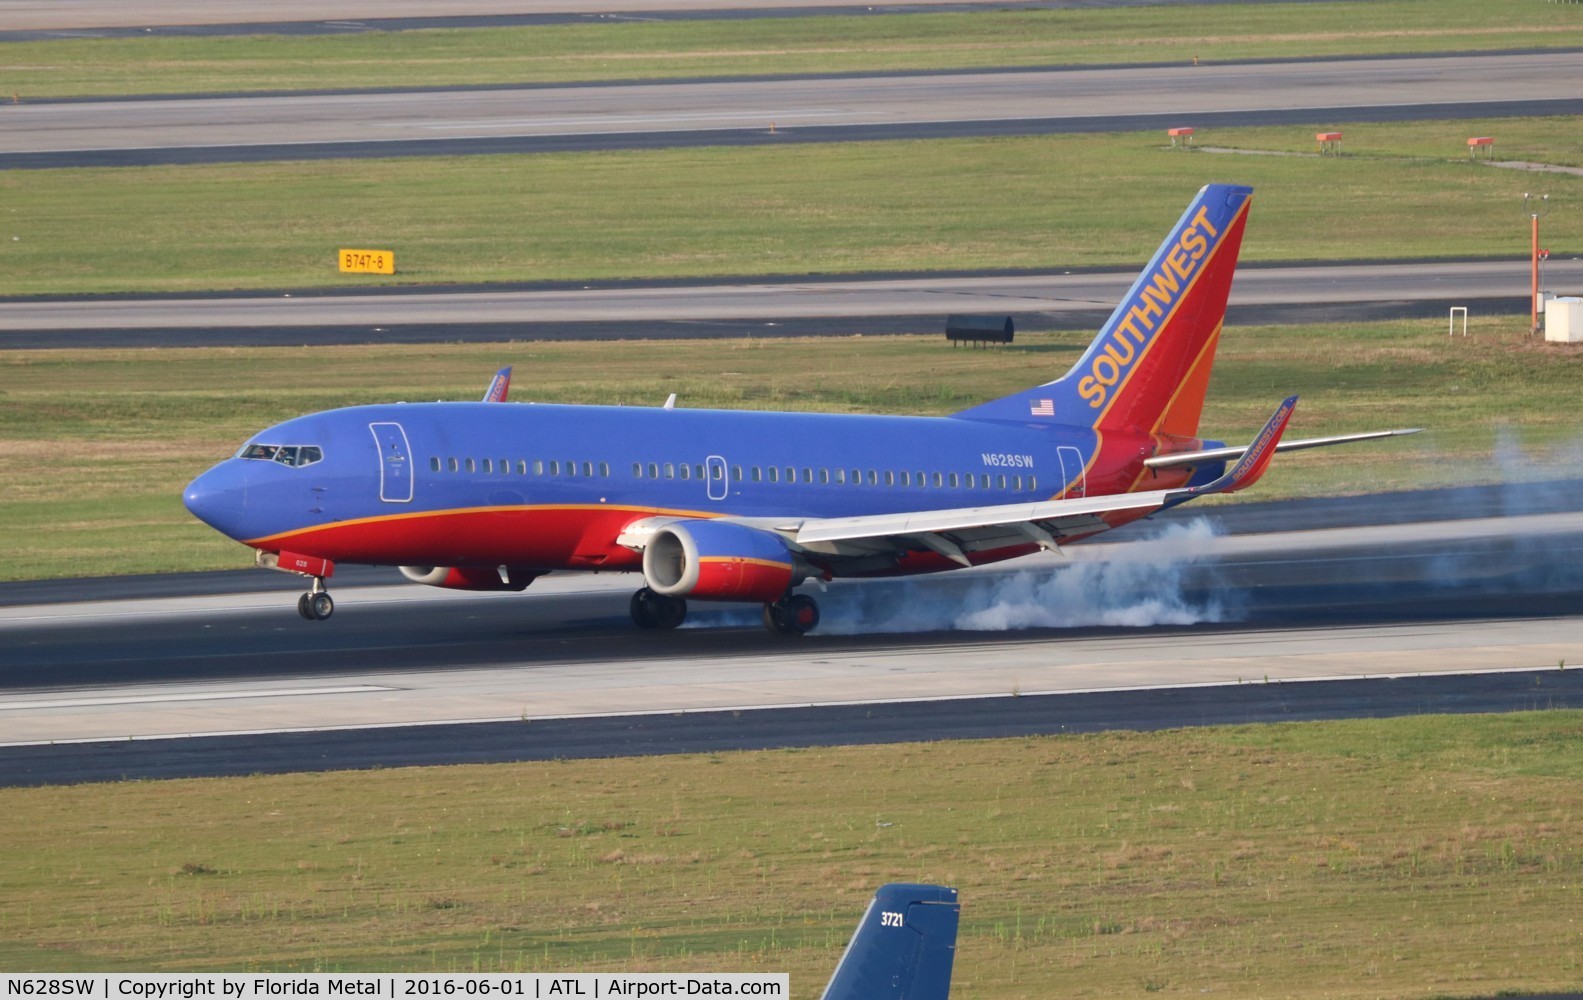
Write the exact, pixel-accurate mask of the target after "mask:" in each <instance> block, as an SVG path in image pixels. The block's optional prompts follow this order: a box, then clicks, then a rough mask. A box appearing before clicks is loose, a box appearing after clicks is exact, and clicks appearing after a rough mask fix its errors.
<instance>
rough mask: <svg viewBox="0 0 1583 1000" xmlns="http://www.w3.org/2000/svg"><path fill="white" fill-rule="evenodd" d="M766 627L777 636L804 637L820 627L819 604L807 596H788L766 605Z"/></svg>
mask: <svg viewBox="0 0 1583 1000" xmlns="http://www.w3.org/2000/svg"><path fill="white" fill-rule="evenodd" d="M764 627H765V628H767V629H769V630H770V631H771V632H774V633H775V634H777V635H802V634H803V633H804V632H811V631H813V630H814V629H816V628H818V627H819V602H817V601H815V600H814V599H813V598H811V597H809V596H808V595H807V594H787V595H786V596H785V597H782V598H781V599H780V600H778V601H776V602H774V603H773V604H766V605H764Z"/></svg>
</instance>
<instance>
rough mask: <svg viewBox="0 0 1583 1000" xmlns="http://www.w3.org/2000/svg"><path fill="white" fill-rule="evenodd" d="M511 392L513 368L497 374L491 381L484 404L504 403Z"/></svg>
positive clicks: (503, 369) (505, 368) (507, 368)
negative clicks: (507, 394)
mask: <svg viewBox="0 0 1583 1000" xmlns="http://www.w3.org/2000/svg"><path fill="white" fill-rule="evenodd" d="M510 391H511V366H510V365H507V366H506V367H504V368H502V369H500V370H499V371H498V372H495V377H494V378H492V379H490V380H489V388H488V390H486V391H485V392H484V402H486V403H504V402H505V401H506V393H508V392H510Z"/></svg>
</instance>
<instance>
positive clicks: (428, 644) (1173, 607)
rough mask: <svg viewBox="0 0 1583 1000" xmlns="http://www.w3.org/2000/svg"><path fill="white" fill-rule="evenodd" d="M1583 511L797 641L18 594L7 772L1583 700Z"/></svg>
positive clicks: (703, 630)
mask: <svg viewBox="0 0 1583 1000" xmlns="http://www.w3.org/2000/svg"><path fill="white" fill-rule="evenodd" d="M1576 497H1577V494H1576V491H1575V490H1571V489H1570V488H1568V487H1566V486H1564V485H1563V486H1533V487H1525V488H1524V492H1522V493H1520V494H1513V495H1511V496H1507V497H1506V498H1505V499H1502V500H1501V501H1500V505H1501V506H1503V507H1505V508H1506V509H1520V510H1528V509H1552V512H1550V513H1533V514H1521V515H1517V516H1515V517H1476V518H1465V519H1461V520H1454V521H1417V522H1414V523H1411V524H1406V525H1402V524H1396V525H1389V524H1387V525H1361V526H1356V527H1350V528H1324V529H1314V530H1304V531H1296V532H1292V531H1287V532H1276V533H1267V532H1263V531H1249V532H1244V533H1238V534H1229V535H1216V534H1215V533H1214V532H1213V531H1211V529H1210V526H1209V523H1208V522H1206V521H1201V520H1198V519H1193V518H1188V517H1185V516H1184V517H1182V518H1179V519H1175V521H1174V523H1168V524H1167V525H1166V526H1165V527H1166V533H1165V534H1164V535H1163V536H1162V537H1161V538H1159V539H1157V540H1153V541H1149V542H1138V543H1132V544H1128V543H1118V544H1113V545H1091V546H1087V547H1083V546H1078V547H1074V548H1073V549H1072V550H1071V559H1070V562H1067V563H1052V562H1040V561H1037V560H1034V561H1024V562H1023V563H1022V564H1020V565H1018V564H1014V565H1012V566H1008V567H1003V568H999V569H996V570H994V571H989V572H983V571H981V572H975V573H971V574H969V573H962V574H947V575H944V576H941V577H937V578H930V579H919V580H912V581H899V582H876V583H866V584H853V585H849V586H832V587H831V588H830V591H829V592H828V593H827V594H825V595H824V596H823V597H822V598H821V601H822V603H823V604H824V607H825V611H826V622H827V627H826V628H825V629H823V630H822V631H821V633H820V634H816V635H811V636H807V637H804V638H803V639H802V640H800V641H795V642H790V643H788V642H787V641H786V640H784V639H777V638H775V637H771V636H769V635H767V634H765V633H763V632H762V631H761V630H759V629H758V628H757V627H756V625H753V624H749V622H751V621H752V619H753V618H754V617H755V616H754V615H753V614H752V613H751V612H748V611H743V610H739V609H709V608H699V609H697V611H696V613H695V616H694V620H695V621H696V622H697V624H699V625H701V626H703V627H700V628H689V629H684V630H682V631H680V632H676V633H670V634H664V635H654V634H652V633H647V634H645V633H639V632H637V631H636V630H634V629H632V628H631V627H630V625H628V624H627V623H626V621H625V606H626V598H627V596H628V594H629V593H630V590H631V589H632V588H633V587H634V586H636V583H635V582H634V581H633V580H632V579H631V578H624V577H608V576H600V577H575V576H569V577H564V578H557V577H550V578H547V579H546V580H544V581H541V582H540V583H536V584H535V585H534V587H533V588H532V589H530V591H528V592H527V593H526V594H521V595H516V594H511V595H469V594H452V593H446V592H439V591H433V590H429V589H426V588H420V587H412V586H383V585H365V586H347V587H338V588H336V591H335V592H336V596H337V598H338V601H339V605H340V606H339V610H338V611H337V612H336V616H335V617H334V618H333V619H331V620H330V621H329V622H323V623H307V622H303V621H302V620H301V619H299V618H297V617H296V614H295V611H294V608H293V601H292V599H291V595H290V594H289V593H282V592H279V591H275V592H272V593H243V594H232V595H213V596H208V597H186V598H182V597H167V598H160V599H152V600H110V601H99V602H88V603H78V604H50V605H44V604H27V605H15V606H12V607H9V608H6V609H4V610H3V611H0V734H3V737H0V742H3V743H5V744H6V745H5V746H3V747H0V782H4V783H11V784H31V783H41V782H58V781H81V780H100V779H107V778H115V777H119V776H122V775H127V776H170V775H177V774H226V773H251V772H253V771H259V770H302V769H318V768H340V767H360V766H375V765H379V766H386V765H394V764H419V763H437V762H448V761H459V760H516V759H544V758H552V757H571V756H583V755H595V756H598V755H612V754H621V753H628V752H633V753H636V752H664V751H676V750H683V749H687V750H703V749H722V748H727V747H739V746H781V745H788V746H791V745H797V746H801V745H819V744H827V743H849V742H869V741H880V740H900V739H920V738H946V737H955V736H964V735H974V736H990V735H1011V734H1016V733H1032V732H1063V731H1065V732H1070V731H1077V730H1079V729H1087V728H1106V727H1110V728H1157V727H1161V726H1174V725H1190V724H1200V723H1204V722H1218V721H1255V720H1267V719H1279V718H1310V717H1314V718H1317V717H1346V716H1356V715H1375V714H1399V713H1403V712H1407V713H1411V712H1421V711H1476V710H1502V709H1507V708H1514V707H1545V706H1561V705H1583V684H1580V683H1579V678H1580V676H1583V675H1580V674H1579V673H1578V671H1577V670H1576V669H1563V667H1567V668H1575V667H1576V666H1577V665H1578V664H1583V512H1579V511H1578V510H1576V509H1575V507H1576V506H1577V500H1576ZM1465 499H1466V497H1465V496H1463V495H1461V494H1451V495H1446V496H1442V497H1439V498H1437V499H1425V498H1424V497H1420V498H1418V499H1416V500H1411V501H1406V502H1405V504H1406V506H1409V507H1416V508H1417V509H1418V510H1420V511H1426V510H1427V511H1432V510H1434V509H1435V508H1437V507H1445V508H1447V509H1450V510H1454V511H1455V510H1474V507H1472V506H1469V505H1467V504H1465V503H1463V502H1462V501H1464V500H1465ZM1394 506H1395V505H1394V504H1392V503H1391V502H1389V501H1385V502H1383V504H1382V505H1381V507H1380V510H1381V512H1382V513H1383V514H1386V515H1389V514H1390V513H1391V512H1392V509H1393V507H1394ZM1568 507H1572V508H1574V509H1570V510H1569V509H1566V508H1568ZM1554 508H1561V509H1559V510H1555V509H1554ZM1275 509H1278V508H1277V507H1276V506H1275V505H1270V506H1268V507H1266V509H1265V512H1264V513H1263V514H1262V515H1259V514H1257V513H1256V514H1255V516H1254V518H1253V521H1252V522H1250V523H1252V524H1254V525H1255V526H1257V525H1258V524H1259V523H1260V517H1261V516H1262V517H1263V518H1266V519H1267V518H1269V517H1271V516H1274V517H1277V518H1279V514H1273V515H1272V514H1271V513H1269V511H1271V510H1275ZM1303 509H1305V508H1303V507H1302V506H1298V507H1296V508H1294V510H1297V511H1301V510H1303ZM1476 512H1479V513H1483V512H1484V511H1483V510H1477V511H1476ZM387 572H388V571H387ZM367 581H368V578H367V577H364V578H363V582H365V583H366V582H367ZM541 584H542V586H541ZM1095 595H1103V596H1102V597H1097V596H1095ZM1128 623H1131V624H1128ZM998 626H1010V629H1011V630H1010V631H1004V632H999V631H994V628H995V627H998ZM931 629H933V630H932V631H931ZM941 629H946V630H944V631H941ZM77 741H82V742H77Z"/></svg>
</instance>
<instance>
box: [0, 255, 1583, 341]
mask: <svg viewBox="0 0 1583 1000" xmlns="http://www.w3.org/2000/svg"><path fill="white" fill-rule="evenodd" d="M1136 274H1137V272H1136V271H1121V270H1118V271H1104V272H1081V273H1061V274H1030V273H1018V274H1009V275H1006V274H1003V275H979V276H953V275H932V276H916V277H893V278H888V277H875V278H864V279H843V278H833V277H817V278H814V277H809V278H801V279H780V278H777V279H758V280H748V281H744V282H742V283H739V284H724V283H718V282H709V283H705V282H688V283H680V284H662V283H658V282H618V283H603V284H598V285H575V286H567V285H564V284H555V285H539V286H532V285H529V286H523V287H517V288H501V287H498V286H496V287H490V288H467V289H455V290H453V289H403V288H392V289H383V290H379V291H377V292H372V293H362V294H345V293H339V294H337V293H331V292H324V291H296V292H291V293H275V294H270V295H262V294H254V295H225V296H208V297H201V296H183V297H179V298H158V297H151V296H138V297H132V298H108V297H81V298H70V299H12V300H0V349H21V348H51V347H77V348H82V347H145V346H161V345H182V346H194V345H207V346H245V345H254V346H271V345H296V344H302V343H314V344H336V343H371V342H378V343H410V342H424V341H433V340H468V341H506V340H550V339H617V338H619V339H637V338H664V337H700V336H799V335H818V334H826V333H829V334H852V333H870V334H873V333H917V332H936V331H939V330H941V329H943V327H944V323H945V317H946V316H947V315H950V314H952V313H979V314H991V315H1009V316H1011V317H1012V318H1013V320H1014V321H1015V324H1016V326H1017V328H1018V329H1021V330H1044V329H1082V330H1089V329H1094V328H1097V327H1098V326H1099V325H1100V323H1102V322H1103V320H1104V318H1105V317H1106V316H1108V315H1109V313H1110V311H1111V309H1113V308H1114V305H1115V303H1116V302H1119V301H1121V298H1122V296H1123V294H1124V293H1125V292H1126V290H1127V288H1128V287H1129V286H1130V285H1131V283H1132V281H1133V279H1134V278H1135V277H1136ZM1528 280H1529V276H1528V264H1527V262H1525V261H1449V262H1416V263H1407V264H1315V265H1284V266H1264V267H1257V266H1244V267H1242V268H1241V269H1240V270H1239V271H1238V272H1237V279H1236V282H1235V283H1234V285H1233V288H1232V296H1231V308H1230V312H1229V313H1228V319H1229V321H1230V322H1231V323H1233V324H1249V323H1270V322H1288V321H1297V322H1321V321H1327V320H1328V321H1345V320H1352V321H1356V320H1360V319H1366V318H1391V317H1401V316H1409V315H1411V316H1419V315H1436V316H1444V315H1445V309H1446V307H1447V305H1463V306H1468V307H1470V309H1471V310H1472V311H1473V312H1474V313H1475V314H1479V313H1484V314H1488V313H1494V312H1520V311H1522V309H1524V308H1525V307H1526V302H1527V289H1528ZM1546 285H1547V287H1549V288H1552V289H1557V290H1558V291H1560V292H1561V293H1562V294H1566V293H1568V292H1569V291H1572V292H1576V291H1583V259H1565V260H1562V259H1557V260H1551V261H1550V262H1549V263H1548V264H1547V265H1546Z"/></svg>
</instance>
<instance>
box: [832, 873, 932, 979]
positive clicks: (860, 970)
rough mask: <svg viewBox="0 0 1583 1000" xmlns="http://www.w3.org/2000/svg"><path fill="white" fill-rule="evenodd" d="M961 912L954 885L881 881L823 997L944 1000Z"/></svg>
mask: <svg viewBox="0 0 1583 1000" xmlns="http://www.w3.org/2000/svg"><path fill="white" fill-rule="evenodd" d="M960 913H961V904H960V903H958V902H957V898H956V890H955V889H949V888H946V887H945V886H943V885H911V884H906V883H892V884H890V885H882V886H880V888H879V891H878V892H876V893H875V894H874V899H873V901H871V902H870V903H869V904H868V909H867V910H866V911H865V912H864V914H863V919H862V921H860V922H859V923H858V925H857V931H856V932H855V933H854V934H853V935H852V940H851V942H850V943H848V944H847V946H846V952H845V953H844V954H843V955H842V956H841V962H840V964H839V965H837V966H836V969H835V975H834V976H832V977H831V978H830V985H829V986H826V987H825V991H824V998H823V1000H947V998H948V997H949V996H950V995H951V964H952V962H953V961H954V960H955V958H956V928H957V920H958V917H959V916H960Z"/></svg>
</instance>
